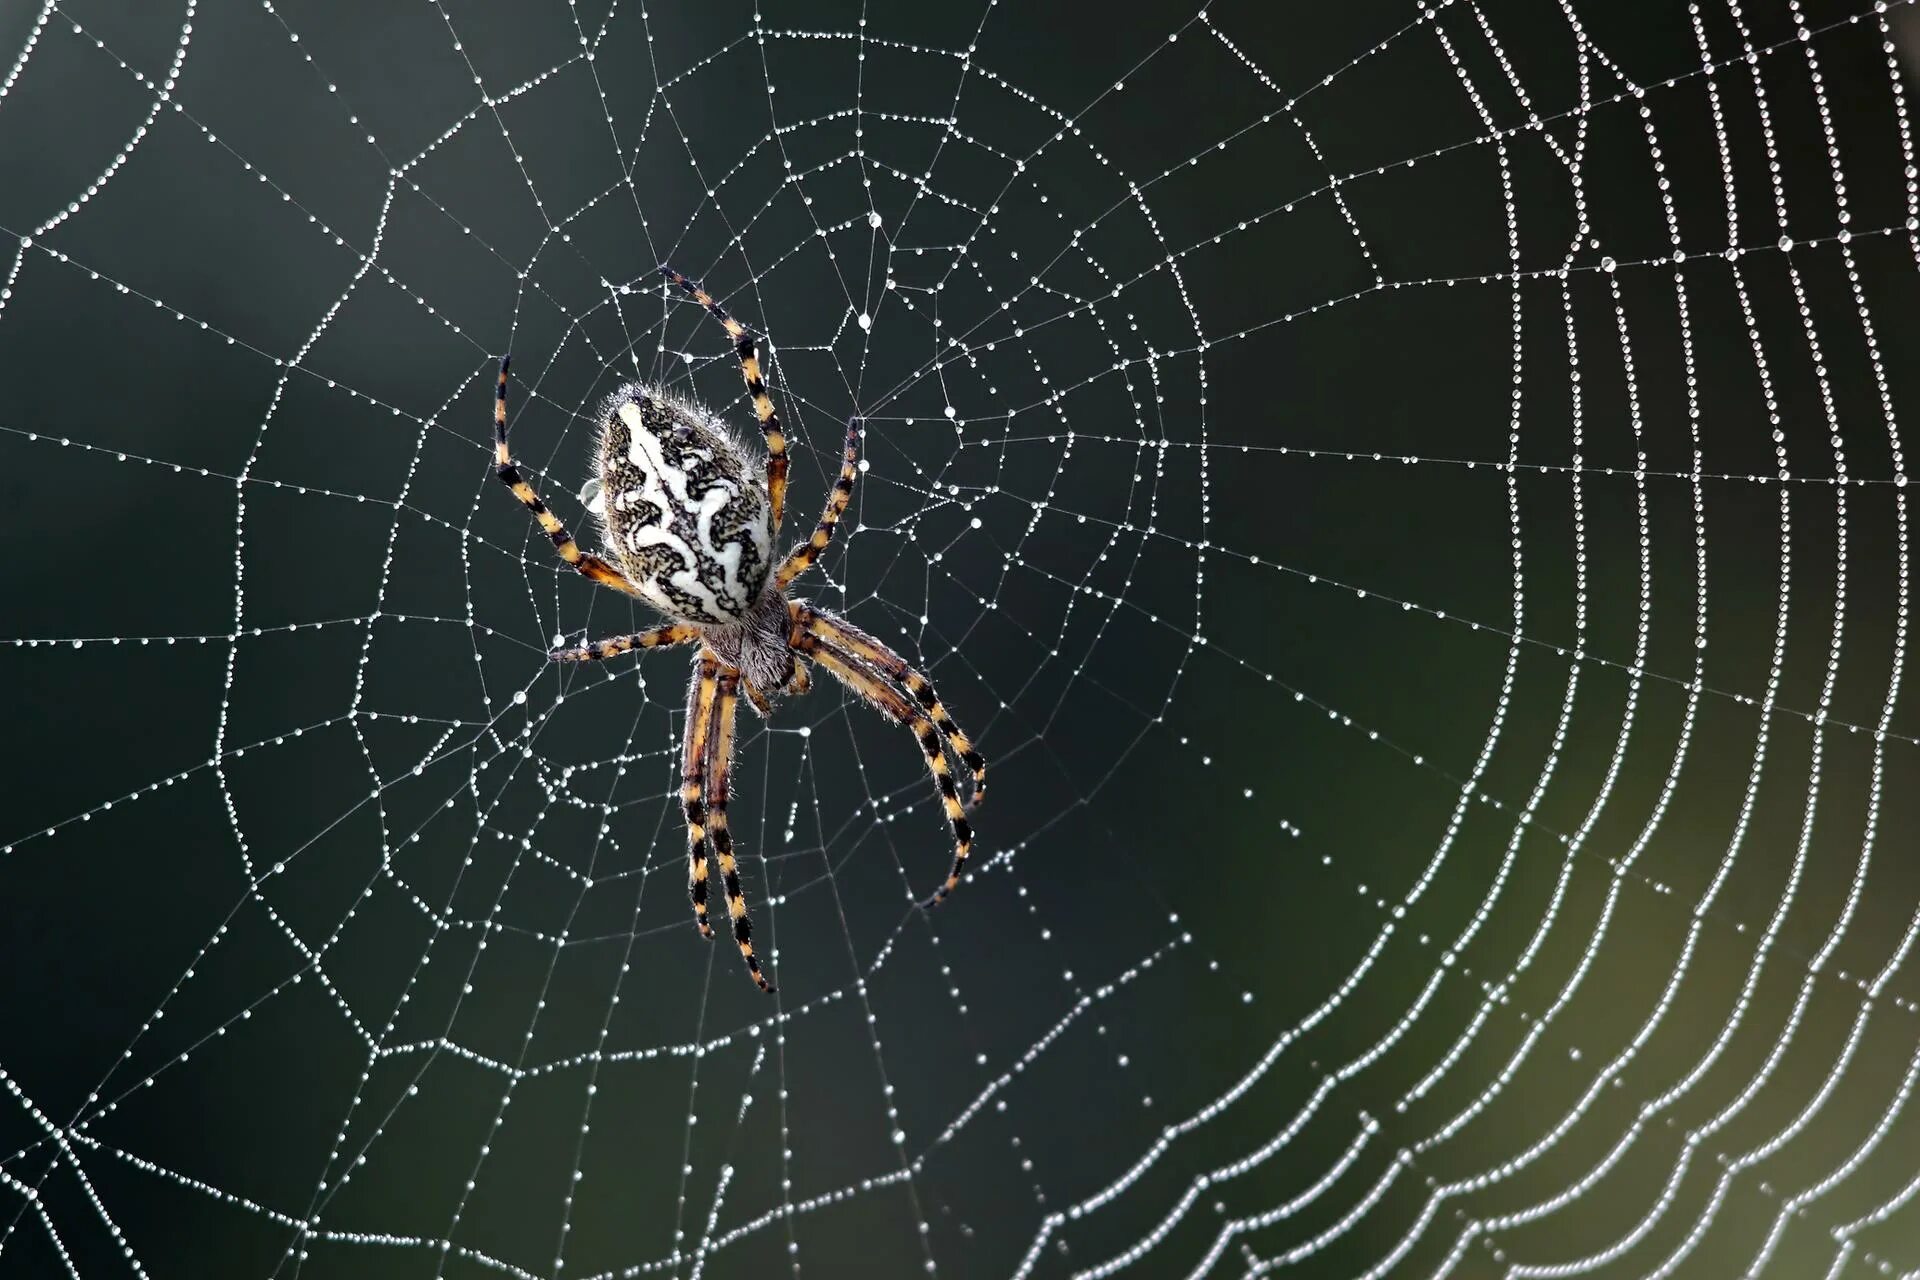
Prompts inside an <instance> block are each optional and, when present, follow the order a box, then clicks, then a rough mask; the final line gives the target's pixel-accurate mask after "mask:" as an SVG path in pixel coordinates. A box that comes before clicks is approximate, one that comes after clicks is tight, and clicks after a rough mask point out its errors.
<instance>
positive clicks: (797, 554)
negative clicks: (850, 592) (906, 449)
mask: <svg viewBox="0 0 1920 1280" xmlns="http://www.w3.org/2000/svg"><path fill="white" fill-rule="evenodd" d="M859 475H860V419H858V418H848V419H847V439H846V444H845V446H844V447H843V448H842V450H841V454H840V478H839V479H837V480H835V481H834V482H833V491H832V492H830V493H829V494H827V506H826V509H825V510H824V511H822V512H821V513H820V523H819V524H817V525H815V526H814V527H813V536H812V537H811V538H808V539H807V540H806V541H805V542H803V543H801V544H800V545H799V546H797V547H795V548H794V549H793V554H792V555H789V556H788V557H787V558H786V560H785V561H784V562H782V564H781V565H780V567H779V568H778V569H776V570H775V571H774V574H773V581H774V585H775V586H777V587H779V588H780V589H781V590H782V591H785V590H786V589H787V584H788V583H790V582H792V581H793V580H794V579H795V578H797V577H799V576H800V575H801V574H803V573H805V572H806V571H807V570H808V569H810V568H812V567H813V562H814V561H816V560H818V559H819V558H820V555H821V553H822V552H824V551H825V550H826V549H827V544H828V543H829V542H832V541H833V529H834V526H835V525H837V524H839V523H840V516H841V513H842V512H844V511H846V509H847V504H848V503H849V502H852V501H853V482H854V481H855V480H856V479H858V478H859Z"/></svg>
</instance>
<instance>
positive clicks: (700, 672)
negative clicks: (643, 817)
mask: <svg viewBox="0 0 1920 1280" xmlns="http://www.w3.org/2000/svg"><path fill="white" fill-rule="evenodd" d="M719 671H720V663H719V661H718V660H717V659H716V658H715V657H714V656H713V655H712V654H711V653H707V652H704V651H703V652H702V653H701V654H700V660H699V661H698V662H697V663H695V664H694V669H693V680H692V681H691V682H690V683H689V684H688V686H687V736H686V754H685V755H684V756H683V757H682V759H681V765H680V805H681V808H682V810H683V811H684V812H685V814H686V819H687V896H688V897H689V898H691V899H692V900H693V923H694V925H695V927H696V928H698V929H699V930H700V934H701V936H702V937H706V938H711V937H712V936H713V926H712V925H710V924H708V923H707V831H706V825H705V824H706V820H707V811H706V803H705V800H704V798H703V796H702V792H701V788H702V786H703V785H704V784H705V782H706V776H707V739H708V736H709V732H710V730H711V729H712V727H713V713H714V711H715V709H716V707H715V701H714V692H715V690H716V688H717V686H718V681H717V676H718V674H719Z"/></svg>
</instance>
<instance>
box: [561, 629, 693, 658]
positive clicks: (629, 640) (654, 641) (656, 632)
mask: <svg viewBox="0 0 1920 1280" xmlns="http://www.w3.org/2000/svg"><path fill="white" fill-rule="evenodd" d="M699 638H700V628H699V627H696V626H694V625H693V624H692V623H690V622H675V623H670V624H668V625H667V626H664V627H655V628H654V629H653V630H651V631H636V632H634V633H633V634H632V635H630V636H613V637H611V638H609V639H606V640H595V641H592V642H591V643H588V644H582V645H575V646H574V647H573V648H571V649H550V650H548V651H547V657H549V658H551V659H552V660H553V661H555V662H605V661H606V660H607V659H608V658H617V657H619V656H620V655H621V654H623V653H632V652H633V651H634V650H635V649H658V648H661V647H662V646H665V645H675V644H691V643H692V642H693V641H695V640H698V639H699Z"/></svg>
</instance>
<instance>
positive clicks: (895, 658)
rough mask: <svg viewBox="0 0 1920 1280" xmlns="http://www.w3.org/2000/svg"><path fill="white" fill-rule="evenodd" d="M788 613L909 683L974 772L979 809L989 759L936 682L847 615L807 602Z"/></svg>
mask: <svg viewBox="0 0 1920 1280" xmlns="http://www.w3.org/2000/svg"><path fill="white" fill-rule="evenodd" d="M787 612H788V614H789V615H790V616H791V617H792V618H793V620H794V622H795V624H796V625H798V626H800V627H803V628H805V629H806V630H807V631H809V632H811V633H812V634H814V635H816V636H819V637H820V638H821V639H822V640H825V641H826V642H827V643H828V644H830V645H832V646H834V647H835V648H836V649H840V650H842V651H843V652H845V653H849V654H852V655H853V656H854V657H856V658H858V659H860V661H862V662H864V663H866V664H867V665H868V666H870V667H873V668H875V669H876V670H878V671H880V672H882V673H883V674H885V675H886V676H887V677H888V678H890V679H892V680H895V681H898V682H899V683H900V684H902V685H905V686H906V689H907V692H908V693H911V694H912V695H913V697H914V701H916V702H918V703H919V704H920V705H921V706H922V707H923V708H925V710H926V713H927V715H928V717H929V718H930V719H932V721H933V723H934V725H935V726H936V727H937V728H938V729H939V730H940V733H941V734H942V736H944V737H945V738H946V740H947V742H948V744H949V745H951V746H952V747H953V752H954V754H955V755H957V756H959V757H960V760H961V763H963V764H965V765H966V766H967V769H968V770H969V771H970V772H971V773H972V774H973V795H972V796H971V797H970V798H969V800H968V801H967V807H968V808H969V809H977V808H979V807H980V806H981V805H982V804H984V803H985V802H986V798H987V761H986V758H985V757H984V756H982V755H981V754H980V753H979V752H978V751H976V750H974V746H973V743H972V742H971V741H970V740H969V739H968V738H967V735H966V734H964V733H962V732H960V726H959V725H957V724H955V723H954V722H953V716H952V715H950V714H949V713H948V711H947V708H946V704H944V703H942V702H941V701H940V695H939V694H938V693H935V692H934V689H933V682H932V681H931V680H929V679H927V678H926V677H925V676H923V675H921V674H920V673H919V672H918V671H916V670H914V669H913V668H912V667H911V666H909V665H907V660H906V659H905V658H903V657H901V656H900V655H899V654H897V653H895V652H894V651H893V650H892V649H890V648H888V647H887V646H886V645H884V644H882V643H881V642H880V641H878V640H876V639H874V638H873V637H872V636H870V635H868V634H867V633H866V632H864V631H862V630H860V628H858V627H856V626H854V625H853V624H852V623H851V622H848V621H847V620H846V619H845V618H841V617H838V616H836V615H834V614H831V613H827V612H826V611H824V610H821V609H814V608H811V607H809V606H807V605H803V604H790V605H788V606H787Z"/></svg>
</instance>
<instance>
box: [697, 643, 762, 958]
mask: <svg viewBox="0 0 1920 1280" xmlns="http://www.w3.org/2000/svg"><path fill="white" fill-rule="evenodd" d="M739 690H740V673H739V672H738V671H735V670H733V669H732V668H731V667H722V668H721V669H720V705H719V706H718V707H717V708H715V710H714V716H713V721H714V732H713V756H712V760H711V763H710V767H709V770H708V777H709V778H710V780H711V783H712V787H713V803H712V806H711V807H710V808H709V810H708V819H709V821H710V824H711V830H712V835H713V853H714V856H715V857H716V858H717V859H718V860H719V862H720V876H721V883H722V884H723V885H724V886H725V888H726V891H727V914H728V915H730V916H732V917H733V940H734V942H735V944H736V945H738V946H739V948H740V958H741V959H743V960H745V961H746V962H747V972H748V973H750V974H752V975H753V980H754V982H755V983H757V984H758V985H759V987H760V989H761V990H762V991H772V990H773V984H772V983H771V982H768V981H767V975H766V974H764V973H762V972H760V961H759V959H758V958H756V957H755V956H754V954H753V922H752V921H750V920H748V919H747V898H746V895H745V894H743V893H741V892H740V870H739V868H738V867H737V866H736V865H735V863H734V860H733V832H731V831H730V830H728V829H727V784H728V775H729V774H730V773H731V772H732V770H733V720H734V711H735V709H736V708H737V707H738V706H739V696H738V695H739Z"/></svg>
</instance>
